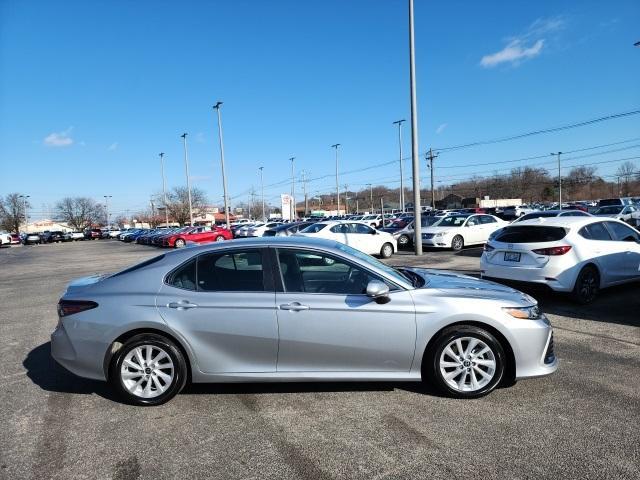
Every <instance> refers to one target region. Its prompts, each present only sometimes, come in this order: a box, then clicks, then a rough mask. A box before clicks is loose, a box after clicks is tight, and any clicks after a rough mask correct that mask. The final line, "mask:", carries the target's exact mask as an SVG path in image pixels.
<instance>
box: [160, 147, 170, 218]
mask: <svg viewBox="0 0 640 480" xmlns="http://www.w3.org/2000/svg"><path fill="white" fill-rule="evenodd" d="M159 155H160V171H161V172H162V202H163V203H164V226H165V227H168V226H169V209H168V208H167V181H166V179H165V177H164V153H163V152H160V153H159Z"/></svg>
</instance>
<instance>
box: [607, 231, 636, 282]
mask: <svg viewBox="0 0 640 480" xmlns="http://www.w3.org/2000/svg"><path fill="white" fill-rule="evenodd" d="M604 223H605V225H606V226H607V229H608V230H609V232H611V235H612V236H613V241H614V242H615V243H616V244H617V245H618V247H619V248H620V249H621V250H622V251H623V252H624V276H625V279H626V280H635V279H637V278H640V234H639V233H638V232H637V231H636V230H634V229H633V228H631V227H628V226H626V225H623V224H621V223H618V222H604Z"/></svg>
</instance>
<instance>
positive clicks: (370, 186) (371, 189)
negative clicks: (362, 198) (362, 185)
mask: <svg viewBox="0 0 640 480" xmlns="http://www.w3.org/2000/svg"><path fill="white" fill-rule="evenodd" d="M367 186H368V187H369V203H370V204H371V212H370V213H373V184H371V183H367Z"/></svg>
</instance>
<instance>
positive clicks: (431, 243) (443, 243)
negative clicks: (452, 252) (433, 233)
mask: <svg viewBox="0 0 640 480" xmlns="http://www.w3.org/2000/svg"><path fill="white" fill-rule="evenodd" d="M422 246H423V247H430V248H449V247H450V246H451V241H450V240H449V239H448V238H447V237H446V236H444V237H431V238H424V237H422Z"/></svg>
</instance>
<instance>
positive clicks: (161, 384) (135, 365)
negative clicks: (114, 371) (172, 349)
mask: <svg viewBox="0 0 640 480" xmlns="http://www.w3.org/2000/svg"><path fill="white" fill-rule="evenodd" d="M174 378H175V369H174V366H173V361H172V360H171V357H170V356H169V354H167V352H165V351H164V350H163V349H162V348H160V347H158V346H157V345H140V346H137V347H135V348H133V349H131V351H129V352H128V353H127V354H126V355H125V357H124V360H123V361H122V367H121V369H120V379H121V381H122V384H123V385H124V387H125V388H126V389H127V391H128V392H129V393H130V394H132V395H134V396H136V397H139V398H144V399H148V398H154V397H157V396H158V395H161V394H163V393H164V392H165V391H167V389H168V388H170V387H171V384H172V383H173V381H174Z"/></svg>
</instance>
